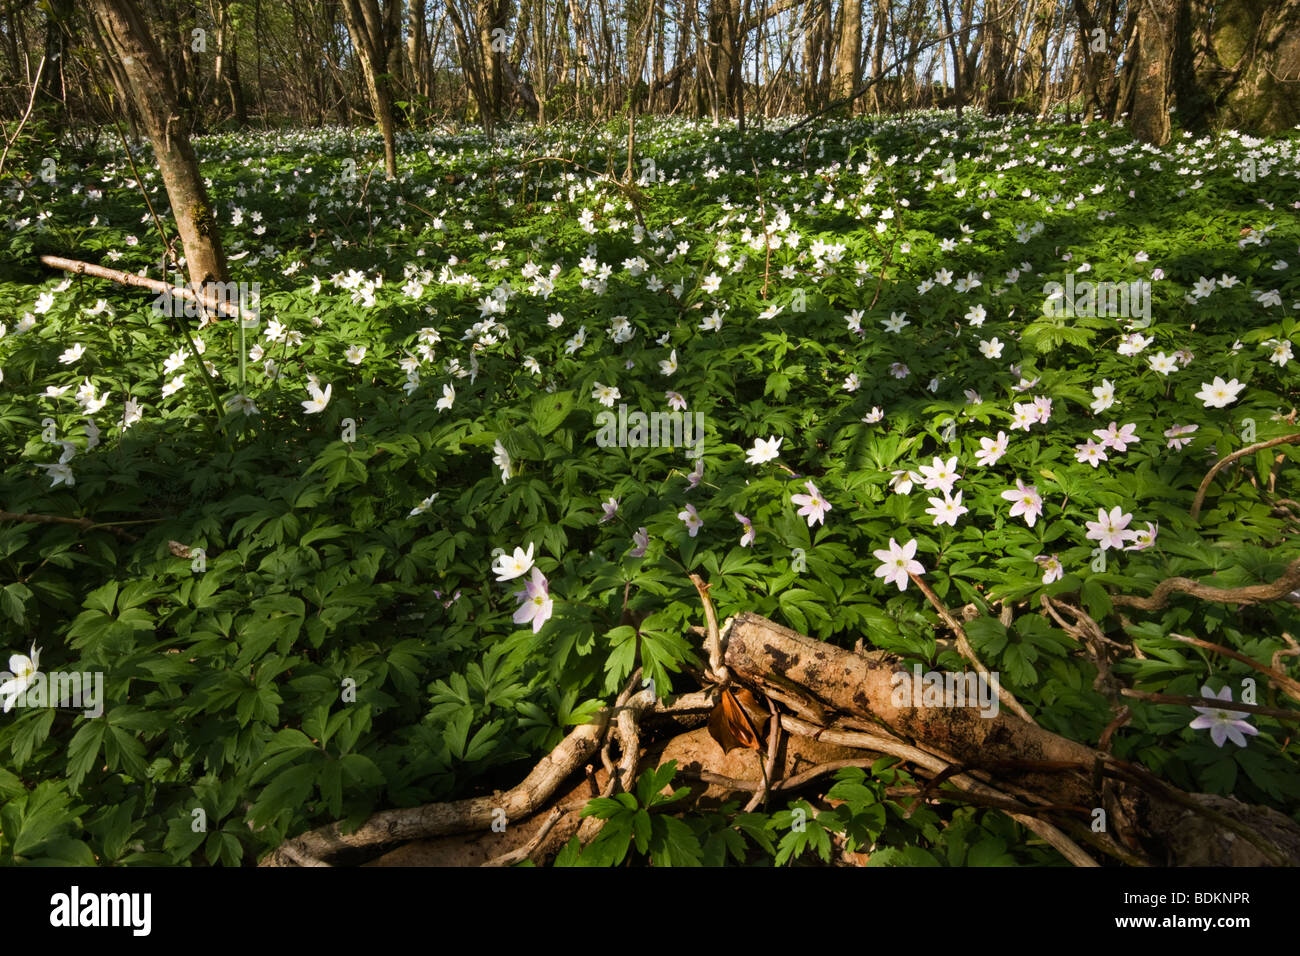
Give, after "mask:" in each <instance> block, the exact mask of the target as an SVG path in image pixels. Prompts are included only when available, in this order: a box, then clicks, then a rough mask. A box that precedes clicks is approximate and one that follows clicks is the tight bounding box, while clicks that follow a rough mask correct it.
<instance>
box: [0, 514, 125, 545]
mask: <svg viewBox="0 0 1300 956" xmlns="http://www.w3.org/2000/svg"><path fill="white" fill-rule="evenodd" d="M0 521H24V522H27V523H28V524H70V525H74V526H76V527H78V528H80V529H81V530H82V531H94V530H96V529H99V528H102V529H103V530H105V531H111V532H113V534H115V535H117V536H118V537H119V538H122V539H124V540H126V541H139V540H140V539H139V538H138V537H136V536H135V535H133V534H130V533H129V532H126V531H123V530H122V529H121V528H119V527H118V526H117V525H114V524H109V523H107V522H100V521H91V520H90V519H89V518H65V517H63V516H62V515H34V514H19V513H18V512H15V511H0ZM131 523H132V524H134V522H131Z"/></svg>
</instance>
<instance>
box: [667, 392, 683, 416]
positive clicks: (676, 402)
mask: <svg viewBox="0 0 1300 956" xmlns="http://www.w3.org/2000/svg"><path fill="white" fill-rule="evenodd" d="M664 398H666V399H668V407H669V408H671V409H672V410H673V411H675V412H684V411H686V399H684V398H682V396H681V395H680V394H678V393H677V392H664Z"/></svg>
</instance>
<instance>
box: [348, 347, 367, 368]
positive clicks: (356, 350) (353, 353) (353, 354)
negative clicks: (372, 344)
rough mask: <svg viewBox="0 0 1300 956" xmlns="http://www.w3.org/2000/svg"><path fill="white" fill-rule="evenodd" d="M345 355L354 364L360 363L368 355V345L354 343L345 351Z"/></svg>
mask: <svg viewBox="0 0 1300 956" xmlns="http://www.w3.org/2000/svg"><path fill="white" fill-rule="evenodd" d="M344 357H345V358H346V359H347V360H348V361H349V362H351V363H352V364H353V365H360V364H361V360H362V359H364V358H365V357H366V347H365V346H364V345H353V346H350V347H349V348H348V350H347V351H346V352H345V353H344Z"/></svg>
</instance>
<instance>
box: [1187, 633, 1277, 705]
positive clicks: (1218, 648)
mask: <svg viewBox="0 0 1300 956" xmlns="http://www.w3.org/2000/svg"><path fill="white" fill-rule="evenodd" d="M1169 636H1170V637H1172V638H1173V639H1174V640H1175V641H1182V642H1183V643H1184V644H1191V645H1192V646H1193V647H1202V648H1204V649H1205V650H1207V651H1214V652H1215V653H1216V654H1222V655H1223V656H1224V657H1231V658H1232V659H1233V660H1234V661H1241V662H1242V663H1243V664H1245V665H1247V666H1248V667H1253V668H1254V669H1255V670H1257V671H1259V672H1260V673H1261V674H1263V675H1265V676H1266V677H1267V678H1268V679H1269V682H1270V683H1271V684H1275V685H1276V686H1277V687H1279V688H1281V690H1282V693H1284V694H1286V695H1287V696H1288V697H1290V698H1291V699H1292V700H1295V701H1297V702H1300V681H1298V680H1296V679H1295V678H1292V677H1288V676H1287V675H1286V674H1283V673H1282V672H1281V671H1279V670H1276V669H1274V668H1272V667H1266V666H1265V665H1263V664H1261V663H1259V661H1257V660H1255V659H1254V658H1251V657H1247V656H1246V655H1245V654H1242V653H1240V652H1238V651H1234V650H1233V649H1232V648H1230V647H1224V646H1223V645H1222V644H1213V643H1211V642H1210V641H1203V640H1201V639H1200V638H1199V637H1186V636H1184V635H1182V634H1170V635H1169ZM1279 653H1281V652H1279Z"/></svg>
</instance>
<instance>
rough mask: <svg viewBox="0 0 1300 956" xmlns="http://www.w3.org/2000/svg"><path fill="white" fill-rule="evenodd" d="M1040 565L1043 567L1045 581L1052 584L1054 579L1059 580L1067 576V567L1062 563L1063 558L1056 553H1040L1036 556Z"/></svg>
mask: <svg viewBox="0 0 1300 956" xmlns="http://www.w3.org/2000/svg"><path fill="white" fill-rule="evenodd" d="M1034 560H1035V561H1036V562H1038V566H1039V567H1040V568H1042V569H1043V583H1044V584H1051V583H1052V582H1053V581H1059V580H1061V578H1063V577H1064V576H1065V568H1064V566H1062V564H1061V559H1060V558H1058V557H1057V556H1056V555H1054V554H1040V555H1038V556H1037V557H1036V558H1034Z"/></svg>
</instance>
